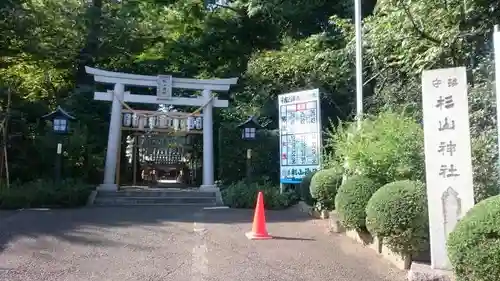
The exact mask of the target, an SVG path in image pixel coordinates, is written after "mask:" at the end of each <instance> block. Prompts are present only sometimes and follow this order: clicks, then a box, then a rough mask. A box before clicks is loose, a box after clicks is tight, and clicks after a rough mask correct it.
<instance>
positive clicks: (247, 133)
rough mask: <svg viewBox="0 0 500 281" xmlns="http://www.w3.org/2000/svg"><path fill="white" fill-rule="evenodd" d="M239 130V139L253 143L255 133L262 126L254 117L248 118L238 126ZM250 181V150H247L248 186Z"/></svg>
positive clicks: (255, 136)
mask: <svg viewBox="0 0 500 281" xmlns="http://www.w3.org/2000/svg"><path fill="white" fill-rule="evenodd" d="M238 128H240V129H241V138H242V139H243V140H246V141H254V140H255V139H256V138H257V131H258V130H260V129H262V126H261V125H260V124H259V122H258V121H257V118H255V116H250V117H249V118H248V119H247V120H246V121H245V122H243V123H241V124H239V125H238ZM251 179H252V149H251V148H249V149H247V157H246V180H247V182H248V184H250V183H251Z"/></svg>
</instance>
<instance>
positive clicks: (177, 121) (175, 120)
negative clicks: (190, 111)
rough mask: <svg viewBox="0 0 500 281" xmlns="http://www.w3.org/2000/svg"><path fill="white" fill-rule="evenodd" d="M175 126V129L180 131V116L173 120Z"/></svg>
mask: <svg viewBox="0 0 500 281" xmlns="http://www.w3.org/2000/svg"><path fill="white" fill-rule="evenodd" d="M173 125H174V126H173V127H174V130H175V131H178V130H179V125H180V124H179V119H178V118H174V121H173Z"/></svg>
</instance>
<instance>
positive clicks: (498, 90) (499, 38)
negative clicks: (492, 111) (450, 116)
mask: <svg viewBox="0 0 500 281" xmlns="http://www.w3.org/2000/svg"><path fill="white" fill-rule="evenodd" d="M493 46H494V53H495V97H496V102H497V103H496V106H497V129H498V130H497V131H498V132H497V134H498V135H497V137H498V140H497V141H498V154H499V157H498V161H499V162H498V163H497V169H499V170H500V30H499V26H498V25H495V27H494V30H493Z"/></svg>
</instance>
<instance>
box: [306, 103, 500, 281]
mask: <svg viewBox="0 0 500 281" xmlns="http://www.w3.org/2000/svg"><path fill="white" fill-rule="evenodd" d="M474 142H476V143H477V139H475V141H474V140H473V143H474ZM473 148H474V147H473ZM423 151H424V150H423V130H422V127H421V125H420V124H419V123H417V122H416V121H415V120H414V119H413V118H412V117H409V116H406V115H405V114H399V113H394V112H383V113H380V114H379V115H376V116H370V117H367V118H366V119H365V120H364V121H363V122H362V125H361V127H360V128H358V127H357V126H356V124H355V123H351V124H340V125H339V126H338V127H337V128H334V129H333V130H331V131H330V132H329V137H328V139H327V141H326V155H325V157H324V163H325V165H324V169H323V170H320V171H318V172H317V173H316V174H315V175H313V176H312V177H311V176H309V177H308V178H307V179H306V180H304V181H303V183H302V185H301V191H302V193H301V194H303V193H304V191H305V190H307V189H308V186H309V190H310V198H311V199H309V200H308V202H312V203H314V206H315V207H316V208H318V209H327V210H335V211H336V213H337V215H338V218H339V220H340V222H341V223H342V224H343V226H344V227H345V228H346V229H349V230H357V231H368V232H369V233H370V234H371V235H372V236H376V237H378V238H379V239H380V240H381V241H383V243H384V245H385V246H387V247H388V248H389V249H391V250H392V251H394V252H396V253H400V254H403V255H406V256H408V255H409V256H414V255H417V254H419V253H420V252H422V251H424V250H427V249H428V247H429V222H428V220H429V218H428V209H427V192H426V187H425V185H424V184H423V182H424V180H425V178H424V174H425V173H424V171H425V170H424V154H423ZM483 156H484V155H482V154H481V155H480V156H479V157H483ZM477 157H478V154H477V150H475V149H473V159H476V158H477ZM483 158H484V157H483ZM476 160H477V159H476ZM473 162H474V163H475V164H477V161H475V160H474V161H473ZM477 170H478V169H477V167H474V171H475V172H474V175H475V181H474V189H475V199H476V202H479V201H481V200H483V199H485V198H487V197H488V196H491V195H492V194H498V191H497V190H493V189H492V188H491V185H488V184H484V182H491V181H492V180H493V178H490V179H486V178H478V176H481V177H482V176H483V174H484V173H483V174H482V173H477V172H476V171H477ZM490 174H491V173H490ZM343 177H344V179H343ZM342 179H343V180H342ZM304 197H305V196H304V195H303V196H302V198H303V200H304ZM447 246H448V254H449V257H450V260H451V263H452V265H453V268H454V271H455V273H456V277H457V279H458V280H460V281H486V280H488V281H490V280H500V268H499V267H498V265H499V264H500V195H499V196H494V197H490V198H489V199H486V200H484V201H481V202H480V203H478V204H477V205H476V206H475V207H474V208H473V209H472V210H471V211H469V212H468V213H467V214H466V216H465V217H464V218H463V219H462V220H460V222H459V223H458V224H457V227H456V228H455V230H454V231H453V232H452V233H451V234H450V236H449V240H448V245H447Z"/></svg>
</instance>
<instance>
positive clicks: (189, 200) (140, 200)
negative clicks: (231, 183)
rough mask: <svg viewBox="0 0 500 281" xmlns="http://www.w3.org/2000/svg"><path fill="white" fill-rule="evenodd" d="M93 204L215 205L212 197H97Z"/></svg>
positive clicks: (214, 199)
mask: <svg viewBox="0 0 500 281" xmlns="http://www.w3.org/2000/svg"><path fill="white" fill-rule="evenodd" d="M94 205H98V206H120V205H122V206H129V205H177V206H181V205H196V206H215V205H216V198H215V196H214V197H97V198H96V199H95V201H94Z"/></svg>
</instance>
